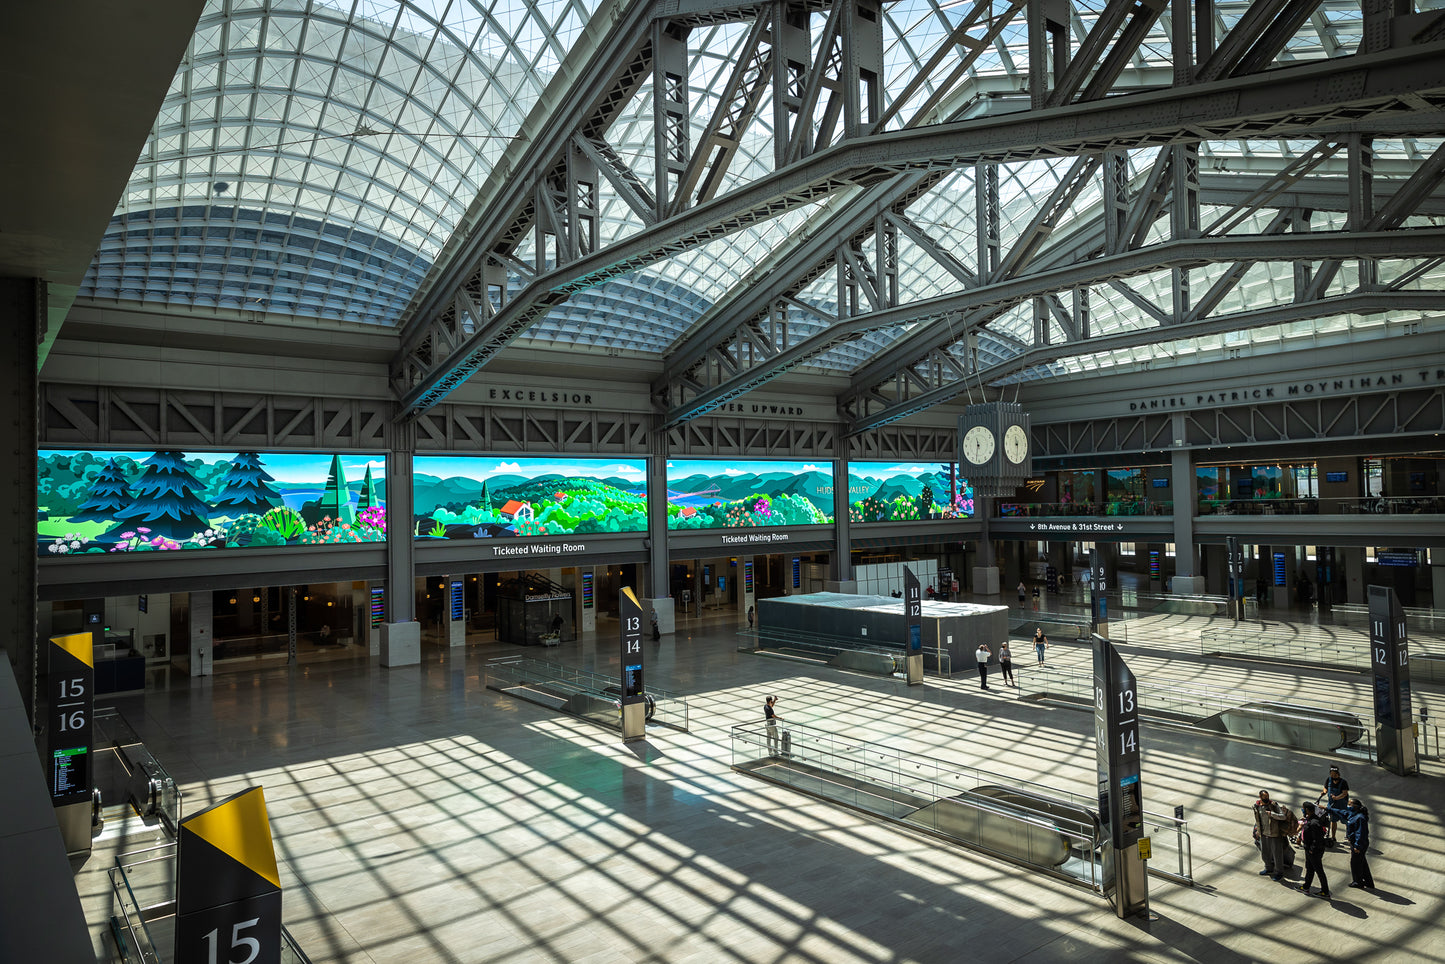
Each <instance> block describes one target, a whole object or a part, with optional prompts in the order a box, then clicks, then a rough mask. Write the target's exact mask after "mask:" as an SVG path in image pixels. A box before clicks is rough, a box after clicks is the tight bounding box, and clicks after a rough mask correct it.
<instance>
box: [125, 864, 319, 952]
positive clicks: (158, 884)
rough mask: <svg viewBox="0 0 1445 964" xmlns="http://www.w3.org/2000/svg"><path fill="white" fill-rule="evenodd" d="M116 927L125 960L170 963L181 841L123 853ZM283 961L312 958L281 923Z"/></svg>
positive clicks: (173, 938)
mask: <svg viewBox="0 0 1445 964" xmlns="http://www.w3.org/2000/svg"><path fill="white" fill-rule="evenodd" d="M108 873H109V876H110V885H111V892H112V896H113V898H114V905H113V906H114V913H113V914H112V915H111V918H110V932H111V936H112V937H113V938H114V939H115V944H116V951H117V953H118V954H119V956H120V960H121V962H122V964H170V962H171V961H172V960H173V958H174V953H175V927H176V845H175V844H174V843H168V844H163V845H161V846H159V847H152V848H149V849H147V850H139V851H135V852H132V853H127V854H121V855H120V856H119V857H117V858H116V859H115V866H114V867H112V868H111V869H110V870H109V872H108ZM281 964H311V961H310V959H309V958H308V957H307V956H306V954H305V953H304V952H303V951H302V950H301V947H300V945H298V944H297V943H296V940H295V939H294V938H293V937H292V936H291V932H290V931H288V930H287V929H286V928H285V927H284V926H283V927H282V928H281Z"/></svg>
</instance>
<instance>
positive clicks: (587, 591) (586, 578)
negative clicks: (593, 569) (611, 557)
mask: <svg viewBox="0 0 1445 964" xmlns="http://www.w3.org/2000/svg"><path fill="white" fill-rule="evenodd" d="M582 608H583V609H591V608H592V573H590V572H584V573H583V574H582Z"/></svg>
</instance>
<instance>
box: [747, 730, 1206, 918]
mask: <svg viewBox="0 0 1445 964" xmlns="http://www.w3.org/2000/svg"><path fill="white" fill-rule="evenodd" d="M731 738H732V760H733V767H734V768H736V769H739V770H744V771H747V772H750V773H754V774H757V775H759V776H762V777H764V778H766V779H769V780H773V781H775V782H778V783H781V784H784V785H787V786H791V787H793V788H795V789H798V790H800V791H802V792H805V793H809V794H812V795H814V796H818V797H821V798H823V799H828V800H832V801H834V802H837V803H843V804H846V805H848V806H851V807H854V808H856V809H859V810H864V811H867V812H868V813H872V814H874V815H876V816H880V817H884V818H886V819H889V820H894V821H897V822H899V823H903V824H906V825H908V826H911V827H915V828H921V829H924V830H927V831H928V832H930V833H932V834H935V835H937V836H940V837H943V838H945V839H948V840H950V841H952V842H955V843H959V844H962V845H964V846H967V847H970V848H972V849H975V850H980V851H984V852H986V853H990V854H993V855H995V856H999V857H1003V858H1005V859H1007V860H1011V861H1014V862H1016V863H1020V864H1024V865H1026V866H1029V867H1032V868H1034V869H1037V870H1039V871H1042V872H1044V873H1048V874H1051V875H1055V876H1059V877H1063V878H1066V879H1069V880H1073V881H1075V882H1077V883H1081V884H1083V885H1085V886H1087V887H1089V888H1091V889H1093V890H1094V891H1096V892H1098V893H1104V892H1105V887H1106V878H1107V870H1108V868H1106V867H1105V866H1104V860H1105V855H1104V853H1103V849H1104V841H1103V838H1102V832H1101V830H1100V827H1099V822H1098V817H1097V814H1096V813H1095V811H1094V810H1093V807H1094V806H1095V805H1096V804H1097V798H1095V797H1093V796H1090V795H1082V794H1073V793H1068V792H1066V791H1061V790H1058V789H1056V788H1055V787H1051V786H1044V785H1042V784H1036V783H1030V782H1028V781H1024V780H1018V779H1016V778H1013V777H1007V776H1001V775H999V774H996V773H989V772H987V771H984V770H979V769H977V768H974V767H960V766H956V765H948V764H943V763H940V762H938V761H935V760H929V759H926V758H923V757H918V756H914V755H912V754H908V753H905V752H903V751H901V750H898V749H896V748H893V747H888V746H883V745H880V744H876V743H865V742H862V741H859V740H851V739H847V738H845V737H842V736H839V735H837V734H834V733H829V732H827V731H826V730H822V729H818V728H815V727H808V726H799V725H796V724H788V725H787V726H786V727H785V728H781V729H778V728H771V727H769V726H767V725H766V724H764V723H745V724H738V725H735V726H734V727H733V728H732V733H731ZM1144 816H1145V821H1144V824H1145V827H1146V829H1147V830H1148V831H1150V833H1151V838H1152V840H1153V846H1154V850H1155V853H1156V855H1157V859H1159V861H1160V863H1159V868H1158V870H1156V871H1155V872H1156V873H1161V874H1163V875H1164V876H1168V877H1170V878H1171V879H1176V880H1180V881H1183V882H1192V880H1193V876H1192V875H1193V867H1192V851H1191V849H1190V843H1189V833H1188V823H1187V821H1184V820H1176V819H1175V818H1173V817H1172V816H1161V815H1157V814H1152V813H1146V814H1145V815H1144Z"/></svg>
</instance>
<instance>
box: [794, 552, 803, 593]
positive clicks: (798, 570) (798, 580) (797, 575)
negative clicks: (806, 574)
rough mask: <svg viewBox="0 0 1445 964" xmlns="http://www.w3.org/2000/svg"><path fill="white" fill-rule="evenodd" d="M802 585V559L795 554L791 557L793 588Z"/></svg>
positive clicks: (798, 587)
mask: <svg viewBox="0 0 1445 964" xmlns="http://www.w3.org/2000/svg"><path fill="white" fill-rule="evenodd" d="M802 585H803V560H801V559H799V558H798V557H797V556H794V557H793V588H794V589H800V588H802Z"/></svg>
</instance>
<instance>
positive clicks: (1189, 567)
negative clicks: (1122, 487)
mask: <svg viewBox="0 0 1445 964" xmlns="http://www.w3.org/2000/svg"><path fill="white" fill-rule="evenodd" d="M1174 437H1175V438H1176V439H1182V438H1184V416H1183V415H1175V416H1174ZM1190 455H1191V453H1190V452H1189V450H1188V449H1180V448H1176V449H1174V450H1173V451H1172V452H1171V453H1170V460H1169V461H1170V466H1169V470H1170V479H1169V481H1170V488H1169V497H1170V498H1171V499H1172V500H1173V501H1174V575H1175V579H1176V581H1177V579H1178V577H1180V576H1186V577H1190V576H1197V575H1199V574H1200V572H1201V570H1200V568H1199V553H1198V550H1197V549H1196V548H1195V545H1194V512H1195V508H1196V506H1197V505H1198V502H1199V497H1198V488H1197V486H1196V482H1197V481H1198V480H1197V479H1196V478H1195V475H1194V460H1193V459H1192V458H1191V457H1190ZM1188 586H1189V588H1188V589H1187V590H1186V589H1185V588H1184V586H1183V585H1182V584H1181V585H1180V586H1179V587H1176V589H1175V592H1186V591H1187V592H1202V591H1203V585H1202V583H1201V584H1200V585H1199V588H1194V587H1195V584H1194V582H1193V581H1190V582H1189V583H1188Z"/></svg>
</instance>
